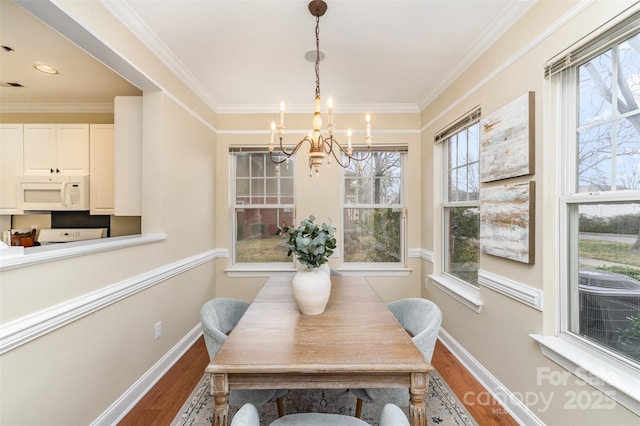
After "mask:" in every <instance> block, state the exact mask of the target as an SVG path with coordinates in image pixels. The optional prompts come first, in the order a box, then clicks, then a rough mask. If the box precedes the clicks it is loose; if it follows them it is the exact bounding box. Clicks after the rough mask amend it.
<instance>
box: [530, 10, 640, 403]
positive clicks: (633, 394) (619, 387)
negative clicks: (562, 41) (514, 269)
mask: <svg viewBox="0 0 640 426" xmlns="http://www.w3.org/2000/svg"><path fill="white" fill-rule="evenodd" d="M639 23H640V13H639V12H638V11H637V10H636V11H635V12H633V11H629V12H628V13H627V14H626V15H625V16H622V15H621V16H618V17H616V18H615V19H614V20H612V21H611V22H609V23H607V24H606V26H603V27H602V28H599V29H598V30H596V31H594V33H593V34H594V36H593V37H591V38H590V40H586V41H585V42H584V43H582V44H581V45H579V46H577V47H574V46H572V47H571V48H570V51H565V52H563V53H562V54H561V55H558V56H556V57H555V58H553V59H552V60H550V61H549V62H548V65H547V67H546V69H545V74H546V77H547V80H546V81H545V86H546V90H548V93H549V96H548V98H547V103H546V104H545V108H548V109H549V115H548V119H549V120H548V122H549V123H550V134H549V135H550V140H555V141H557V143H556V147H557V148H556V151H555V153H554V154H550V155H555V158H553V161H550V162H549V164H554V163H555V166H556V169H557V170H558V172H557V173H558V175H557V176H556V178H555V179H556V182H555V183H556V185H555V186H553V185H552V186H551V187H552V188H554V189H555V190H556V191H557V193H556V195H555V197H553V198H555V200H556V203H557V204H556V205H555V206H554V210H555V211H556V214H557V216H556V219H557V222H556V230H557V238H556V241H555V246H556V249H557V250H558V253H557V256H556V261H557V263H555V282H552V283H551V284H553V286H554V288H553V290H554V291H555V292H556V294H557V302H556V303H557V305H556V309H555V310H551V311H549V310H548V309H546V311H547V312H549V314H550V315H552V316H553V317H554V318H555V319H556V321H555V326H554V328H553V329H552V333H551V335H539V334H531V335H530V336H531V337H532V338H533V339H534V340H536V341H537V342H538V343H539V344H540V348H541V351H542V353H543V355H544V356H546V357H548V358H549V359H551V360H553V361H554V362H556V363H558V364H559V365H561V366H562V367H564V368H565V369H567V370H569V371H570V372H572V373H573V374H575V375H576V376H578V377H580V378H581V379H583V380H585V381H586V382H587V383H589V384H591V385H592V386H593V387H595V388H596V389H598V390H600V391H601V392H603V393H604V394H605V395H607V396H608V397H610V398H611V399H613V400H615V401H617V402H618V403H620V404H621V405H623V406H624V407H626V408H628V409H630V410H631V411H632V412H634V413H635V414H637V415H640V363H635V362H633V361H631V360H629V359H628V358H626V357H623V356H621V355H618V354H616V353H615V352H613V351H611V350H608V349H607V348H606V346H604V345H602V344H597V343H596V342H594V341H591V340H587V339H585V338H582V337H581V336H579V335H578V334H577V333H574V332H572V331H571V329H570V328H571V325H570V321H571V315H572V309H573V310H574V311H575V310H577V309H579V303H578V301H577V298H578V294H577V293H578V292H575V293H576V294H575V295H572V294H571V292H570V289H571V286H572V282H571V280H572V279H575V280H577V279H578V277H577V271H576V269H577V268H576V267H577V265H578V259H577V257H578V249H577V245H576V244H575V241H577V233H578V221H577V220H576V217H573V218H572V217H571V214H574V215H576V214H577V212H578V208H579V206H580V205H584V204H592V203H595V204H599V203H611V202H630V201H633V202H637V201H640V190H614V191H611V190H609V191H603V192H591V193H589V192H578V191H579V188H578V186H577V184H578V181H579V180H578V174H577V171H578V164H577V152H578V151H577V148H578V145H577V144H578V136H577V131H578V130H579V129H580V128H581V127H580V125H579V123H578V108H579V99H578V94H579V92H578V83H579V82H578V71H577V70H578V67H579V66H580V65H582V64H584V63H586V62H588V61H590V60H591V59H593V58H595V57H597V56H599V55H600V54H602V53H604V52H606V51H607V50H609V49H611V48H612V47H614V46H615V45H619V44H620V43H621V42H623V41H625V40H626V39H628V38H629V37H632V36H633V35H634V34H638V30H637V28H638V24H639ZM549 159H550V158H549ZM550 189H551V188H550ZM549 208H551V206H549ZM572 211H573V213H572ZM572 247H576V248H575V249H572ZM573 272H576V274H575V275H576V276H575V278H573ZM551 284H548V285H551ZM573 284H574V285H575V284H576V283H573ZM572 297H573V305H571V302H572Z"/></svg>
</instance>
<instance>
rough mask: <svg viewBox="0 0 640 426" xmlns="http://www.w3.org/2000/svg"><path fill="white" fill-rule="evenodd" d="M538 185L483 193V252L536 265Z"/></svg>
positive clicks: (496, 189)
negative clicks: (535, 232) (535, 227)
mask: <svg viewBox="0 0 640 426" xmlns="http://www.w3.org/2000/svg"><path fill="white" fill-rule="evenodd" d="M534 201H535V182H533V181H530V182H525V183H518V184H507V185H500V186H494V187H490V188H482V189H481V190H480V249H481V250H482V252H483V253H487V254H490V255H493V256H500V257H504V258H506V259H511V260H515V261H517V262H522V263H533V262H534V244H533V243H534V235H535V234H534V212H535V206H534V204H535V203H534Z"/></svg>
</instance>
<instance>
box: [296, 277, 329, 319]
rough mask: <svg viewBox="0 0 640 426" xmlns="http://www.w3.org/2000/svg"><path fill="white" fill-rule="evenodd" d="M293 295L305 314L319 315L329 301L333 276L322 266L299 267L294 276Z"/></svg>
mask: <svg viewBox="0 0 640 426" xmlns="http://www.w3.org/2000/svg"><path fill="white" fill-rule="evenodd" d="M292 286H293V297H294V299H295V301H296V304H297V305H298V309H300V312H302V313H303V314H305V315H319V314H321V313H323V312H324V309H325V308H326V306H327V303H328V302H329V295H330V294H331V278H330V276H329V274H328V273H327V272H326V271H323V270H321V269H320V268H313V269H312V268H304V269H299V270H298V271H297V272H296V274H295V275H294V276H293V282H292Z"/></svg>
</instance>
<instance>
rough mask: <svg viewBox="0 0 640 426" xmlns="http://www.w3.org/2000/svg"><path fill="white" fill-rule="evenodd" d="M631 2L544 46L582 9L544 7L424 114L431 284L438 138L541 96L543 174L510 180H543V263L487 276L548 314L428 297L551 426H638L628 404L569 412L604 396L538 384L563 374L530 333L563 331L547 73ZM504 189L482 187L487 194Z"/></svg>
mask: <svg viewBox="0 0 640 426" xmlns="http://www.w3.org/2000/svg"><path fill="white" fill-rule="evenodd" d="M631 3H632V2H625V1H618V2H609V1H597V2H593V3H592V4H590V5H589V6H588V7H586V8H585V9H584V10H583V11H582V12H581V13H578V14H577V15H576V16H575V17H574V18H573V19H570V20H569V21H567V22H566V23H565V24H564V25H562V26H560V27H558V28H557V30H556V31H554V32H552V33H550V34H549V35H548V37H546V38H545V37H542V33H543V32H544V31H545V30H546V29H547V28H549V27H550V26H552V24H553V23H554V22H556V20H558V19H560V18H561V17H562V16H563V15H564V14H565V13H566V12H568V11H569V10H571V9H572V8H573V7H574V6H576V5H577V4H578V2H571V1H542V2H538V3H537V4H536V5H535V6H534V7H533V8H532V9H531V10H530V11H529V12H528V14H527V15H526V16H525V17H524V18H522V20H521V21H520V22H518V23H517V24H516V25H514V27H513V28H512V29H511V30H509V31H508V32H507V33H505V35H504V36H503V38H502V39H501V40H499V41H498V42H497V43H495V44H494V45H493V46H491V48H489V49H488V50H487V51H486V52H485V53H484V54H483V55H482V56H481V57H480V58H478V60H477V61H476V63H475V64H474V65H473V66H472V67H470V68H469V69H468V70H467V71H466V72H465V73H464V74H463V75H461V76H460V77H459V78H458V79H457V80H455V81H454V82H453V83H452V85H451V86H450V87H449V88H448V89H447V90H445V91H444V92H443V93H442V94H441V95H440V96H439V97H438V98H437V99H436V100H434V102H432V103H431V104H430V105H429V106H428V107H427V108H425V110H424V111H423V112H422V116H421V118H422V123H423V126H424V127H423V133H422V140H423V144H424V150H423V156H422V160H423V163H424V164H431V165H433V168H429V169H426V170H425V171H424V173H423V176H422V183H423V204H422V209H423V212H422V217H423V223H424V224H426V225H425V226H424V227H423V229H422V247H424V248H426V249H428V250H433V252H434V262H433V263H429V262H424V265H423V266H424V271H423V274H424V276H426V275H427V274H430V273H435V274H438V273H440V272H441V268H440V263H441V257H442V256H441V245H440V244H441V243H440V241H441V240H440V237H441V229H442V223H441V218H440V210H439V200H440V196H441V194H440V188H439V187H438V186H434V185H432V182H439V181H440V161H441V156H440V149H441V148H440V147H439V146H438V147H434V145H433V137H434V134H435V133H437V132H438V131H439V130H441V129H443V128H445V127H446V126H447V125H448V124H450V123H452V122H454V121H455V120H456V119H457V118H458V117H460V116H462V115H464V114H465V113H466V112H468V111H469V110H471V109H472V108H474V107H475V106H477V105H480V106H481V108H482V115H483V116H486V115H487V114H490V113H491V112H493V111H495V110H496V109H498V108H500V107H501V106H503V105H505V104H507V103H509V102H510V101H512V100H514V99H515V98H517V97H519V96H520V95H523V94H525V93H526V92H528V91H533V92H535V134H536V135H535V163H536V168H535V174H534V175H533V176H526V177H520V178H513V179H509V180H508V182H509V183H519V182H527V181H529V180H533V181H535V182H536V200H535V201H536V209H535V227H536V229H535V258H536V261H535V264H533V265H526V264H522V263H518V262H514V261H510V260H505V259H502V258H499V257H494V256H489V255H485V254H481V256H480V268H481V269H483V270H486V271H488V272H491V273H493V274H497V275H499V276H502V277H504V278H507V279H509V280H513V281H516V282H519V283H521V284H524V285H527V286H530V287H532V288H535V289H540V290H542V291H543V292H544V296H545V299H544V311H543V312H540V311H538V310H536V309H535V308H532V307H529V306H527V305H525V304H523V303H520V302H517V301H515V300H513V299H511V298H508V297H506V296H505V295H502V294H500V293H498V292H495V291H493V290H490V289H488V288H486V287H480V295H481V298H482V302H483V307H482V311H481V313H480V314H476V313H475V312H473V311H472V310H470V309H469V308H467V307H465V306H463V305H462V304H461V303H459V302H457V301H455V300H454V299H452V298H451V297H450V296H448V295H447V294H445V293H444V292H443V291H441V290H439V289H438V288H437V287H436V286H434V285H433V284H431V285H429V288H428V289H427V290H425V291H424V292H423V295H424V296H425V297H427V298H429V299H432V300H434V301H435V302H436V303H437V304H438V305H439V306H440V308H441V309H442V311H443V328H444V329H445V330H446V331H447V332H448V333H449V334H450V335H451V336H452V337H453V338H454V339H455V340H456V341H457V342H458V343H460V344H461V345H462V346H463V347H464V348H465V349H466V350H467V351H468V352H469V353H470V354H471V356H473V357H474V358H475V359H476V360H477V361H479V362H480V363H481V364H482V366H483V367H484V368H486V369H487V370H488V371H489V373H490V374H492V375H493V376H495V377H496V378H497V379H498V380H499V381H500V382H501V383H502V384H503V385H504V386H506V387H507V388H508V389H509V390H510V391H511V392H513V393H514V394H515V395H516V396H518V397H519V399H520V400H521V401H522V402H524V403H525V404H527V405H528V408H529V409H530V410H531V411H532V412H533V413H534V414H535V415H536V416H538V417H539V418H540V419H541V420H542V421H543V422H544V423H545V424H549V425H562V424H580V425H588V424H589V425H598V424H599V425H602V424H608V425H627V424H633V423H634V422H636V423H637V422H638V417H637V416H635V415H634V414H632V413H631V412H630V411H628V410H627V409H626V408H624V407H622V406H620V405H616V406H615V408H613V409H598V408H597V407H596V408H594V409H590V410H577V409H566V408H565V404H567V403H569V404H570V401H569V400H568V396H567V395H568V394H571V393H572V392H580V391H584V389H585V388H587V389H588V390H589V392H593V394H594V395H595V396H591V394H590V396H591V397H592V398H594V399H593V400H594V401H597V398H599V397H601V396H602V395H598V394H599V392H598V391H596V390H595V388H591V387H589V386H584V383H583V382H582V381H581V380H578V379H577V378H576V377H575V376H571V378H570V379H569V380H567V381H566V384H565V385H559V386H551V385H550V384H549V382H548V381H545V380H542V383H540V384H539V383H538V377H539V376H538V374H539V372H540V371H542V370H544V369H550V370H551V371H559V372H560V371H563V370H562V369H561V368H560V367H559V366H558V365H556V364H554V363H553V362H551V361H550V360H549V359H547V358H545V357H544V356H542V354H541V351H540V349H539V347H538V345H537V344H536V343H535V342H534V341H533V340H532V339H531V338H530V337H529V334H531V333H540V334H543V333H544V332H546V333H547V334H552V333H553V330H555V327H556V312H557V306H556V304H555V303H556V300H555V299H556V298H555V294H557V286H556V283H555V281H556V279H555V277H557V271H555V268H556V266H555V262H556V259H557V256H558V253H557V251H556V250H557V237H556V232H555V226H556V223H555V215H554V212H555V203H556V199H555V198H554V197H553V196H551V197H550V196H549V194H550V192H549V191H554V188H553V185H552V183H553V182H554V181H553V176H555V168H554V165H553V163H549V162H547V161H544V160H546V159H548V158H549V155H551V156H552V157H553V152H555V145H554V144H553V143H552V141H550V140H549V139H548V137H545V133H544V131H545V123H544V119H545V112H546V109H545V108H547V107H548V105H549V104H548V99H546V97H547V92H545V90H548V89H547V86H546V84H545V83H546V82H545V79H544V77H543V69H544V65H545V63H546V61H547V60H549V59H550V58H551V57H553V56H554V55H556V54H558V53H559V52H560V51H562V50H564V49H565V48H568V47H569V46H570V45H571V44H573V43H575V42H577V41H578V40H580V39H581V38H582V37H584V36H586V35H588V34H589V33H590V32H591V31H593V30H594V29H596V28H597V27H599V26H600V25H602V24H603V23H605V22H606V21H607V20H609V19H611V18H612V17H614V16H615V15H616V14H617V13H620V12H621V11H622V10H624V9H625V8H626V7H628V6H629V5H630V4H631ZM583 5H584V4H583ZM505 64H506V66H503V65H505ZM550 176H551V178H550ZM502 183H504V182H497V183H490V184H481V188H483V187H489V186H492V185H495V184H502ZM550 184H551V185H550ZM550 186H551V187H550ZM551 194H553V192H551ZM481 397H482V395H479V396H478V399H476V403H481V401H482V399H481ZM542 397H545V398H547V399H549V398H550V399H551V401H550V403H549V406H547V405H546V402H543V401H542V399H541V398H542Z"/></svg>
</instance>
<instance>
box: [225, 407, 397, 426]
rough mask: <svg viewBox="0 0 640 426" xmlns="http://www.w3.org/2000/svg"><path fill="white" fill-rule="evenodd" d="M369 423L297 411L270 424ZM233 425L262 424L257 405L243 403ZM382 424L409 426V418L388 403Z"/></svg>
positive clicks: (341, 425)
mask: <svg viewBox="0 0 640 426" xmlns="http://www.w3.org/2000/svg"><path fill="white" fill-rule="evenodd" d="M367 424H368V423H366V422H364V421H363V420H360V419H357V418H355V417H351V416H343V415H341V414H324V413H296V414H288V415H286V416H284V417H280V418H279V419H276V420H274V421H273V422H272V423H271V425H270V426H361V425H367ZM231 426H260V418H259V416H258V410H257V409H256V407H255V405H253V404H245V405H243V406H242V408H240V410H238V412H237V413H236V415H235V416H233V419H232V420H231ZM380 426H409V420H408V419H407V416H405V415H404V412H403V411H402V409H401V408H400V407H398V406H397V405H393V404H387V405H385V406H384V408H383V409H382V413H381V414H380Z"/></svg>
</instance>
